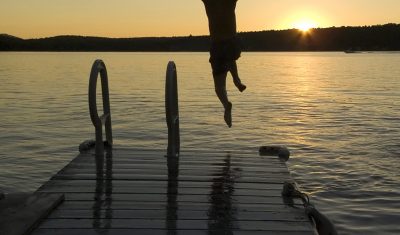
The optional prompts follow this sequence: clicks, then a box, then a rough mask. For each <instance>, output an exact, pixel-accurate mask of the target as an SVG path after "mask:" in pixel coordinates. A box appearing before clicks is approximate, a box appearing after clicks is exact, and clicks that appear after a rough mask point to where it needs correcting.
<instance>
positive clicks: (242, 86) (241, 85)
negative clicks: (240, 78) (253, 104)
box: [236, 83, 247, 92]
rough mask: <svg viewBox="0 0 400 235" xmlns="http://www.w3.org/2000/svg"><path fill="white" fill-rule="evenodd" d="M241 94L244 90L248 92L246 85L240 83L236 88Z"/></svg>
mask: <svg viewBox="0 0 400 235" xmlns="http://www.w3.org/2000/svg"><path fill="white" fill-rule="evenodd" d="M236 87H237V88H238V89H239V91H240V92H243V91H244V90H246V88H247V87H246V85H244V84H242V83H240V84H239V85H237V86H236Z"/></svg>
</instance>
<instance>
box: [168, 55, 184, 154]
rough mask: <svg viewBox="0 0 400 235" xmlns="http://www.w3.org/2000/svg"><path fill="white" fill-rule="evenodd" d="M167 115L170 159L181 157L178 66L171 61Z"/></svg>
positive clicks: (169, 64)
mask: <svg viewBox="0 0 400 235" xmlns="http://www.w3.org/2000/svg"><path fill="white" fill-rule="evenodd" d="M165 114H166V119H167V126H168V149H167V156H168V157H179V152H180V133H179V105H178V82H177V72H176V65H175V63H174V62H173V61H170V62H169V63H168V66H167V74H166V79H165Z"/></svg>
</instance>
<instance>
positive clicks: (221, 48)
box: [202, 0, 246, 127]
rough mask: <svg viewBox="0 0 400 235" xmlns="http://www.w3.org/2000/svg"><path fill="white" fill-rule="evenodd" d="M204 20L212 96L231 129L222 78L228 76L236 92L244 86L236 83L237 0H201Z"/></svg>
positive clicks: (237, 57) (239, 82)
mask: <svg viewBox="0 0 400 235" xmlns="http://www.w3.org/2000/svg"><path fill="white" fill-rule="evenodd" d="M202 1H203V3H204V5H205V7H206V12H207V16H208V25H209V28H210V37H211V48H210V63H211V67H212V72H213V77H214V85H215V92H216V93H217V96H218V98H219V100H220V101H221V103H222V105H223V106H224V108H225V114H224V119H225V122H226V124H227V125H228V126H229V127H231V126H232V103H231V102H229V100H228V95H227V92H226V77H227V74H228V71H229V72H230V73H231V75H232V78H233V82H234V84H235V86H236V87H237V88H238V89H239V91H240V92H242V91H244V90H245V89H246V86H245V85H243V84H242V82H241V81H240V78H239V75H238V70H237V65H236V60H237V59H239V57H240V53H241V49H240V46H239V42H238V39H237V38H236V15H235V8H236V2H237V0H202Z"/></svg>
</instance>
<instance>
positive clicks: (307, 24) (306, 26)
mask: <svg viewBox="0 0 400 235" xmlns="http://www.w3.org/2000/svg"><path fill="white" fill-rule="evenodd" d="M293 26H294V28H296V29H299V30H301V31H303V32H307V31H308V30H310V29H311V28H315V27H317V24H316V23H315V22H314V21H312V20H301V21H298V22H296V23H294V25H293Z"/></svg>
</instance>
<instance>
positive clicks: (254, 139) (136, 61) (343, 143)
mask: <svg viewBox="0 0 400 235" xmlns="http://www.w3.org/2000/svg"><path fill="white" fill-rule="evenodd" d="M97 58H101V59H103V60H104V61H105V63H106V65H107V68H108V73H109V80H110V81H109V83H110V96H111V111H112V117H113V134H114V138H115V143H116V145H117V146H134V147H141V148H157V149H162V148H165V146H166V143H167V139H166V136H167V131H166V124H165V114H164V79H165V69H166V65H167V62H168V61H169V60H174V61H175V62H176V64H177V67H178V79H179V82H178V83H179V96H180V123H181V141H182V148H187V149H189V148H196V149H211V150H212V149H219V150H230V149H234V150H255V151H256V150H257V149H258V146H260V145H266V144H284V145H286V146H288V147H289V148H290V149H291V152H292V156H293V157H292V158H291V160H290V161H289V168H290V170H291V171H292V175H293V176H294V178H295V179H296V181H297V182H298V183H299V185H300V187H301V189H302V190H303V191H305V192H307V193H309V194H310V195H311V198H312V201H313V202H314V203H315V204H316V206H317V207H318V208H319V209H320V210H321V211H323V212H324V213H325V214H326V215H327V216H328V217H329V218H330V219H331V220H332V221H333V222H334V223H335V225H336V227H337V228H338V230H339V232H340V233H341V234H400V227H399V226H398V221H399V220H400V173H399V172H400V171H399V168H400V53H360V54H344V53H244V54H243V56H242V58H241V59H240V60H239V64H238V65H239V70H240V74H241V77H242V80H243V82H244V83H245V84H246V85H247V86H248V89H247V90H246V91H245V92H244V93H243V94H242V93H240V92H238V91H237V90H236V89H235V87H234V86H233V84H232V82H230V80H229V82H228V92H229V95H230V99H231V101H232V102H233V104H234V106H233V128H232V129H229V128H227V127H226V126H225V124H224V121H223V109H222V106H221V105H220V103H219V102H218V100H217V98H216V96H215V94H214V88H213V82H212V78H211V72H210V68H209V67H210V66H209V64H208V54H207V53H0V84H1V86H0V113H1V122H0V132H1V134H0V190H1V191H3V192H20V191H34V190H35V189H36V188H37V187H38V186H40V185H41V184H42V183H43V182H45V181H46V180H48V178H49V177H51V176H52V175H53V174H55V173H56V172H57V171H58V170H59V169H61V168H62V167H63V166H64V165H65V164H67V163H68V162H69V161H70V160H71V159H72V158H73V157H75V156H76V154H77V152H78V150H77V147H78V145H79V144H80V143H81V142H82V141H83V140H86V139H90V138H93V137H94V129H93V127H92V125H91V121H90V118H89V112H88V105H87V89H88V88H87V86H88V76H89V72H90V67H91V64H92V62H93V61H94V60H95V59H97Z"/></svg>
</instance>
